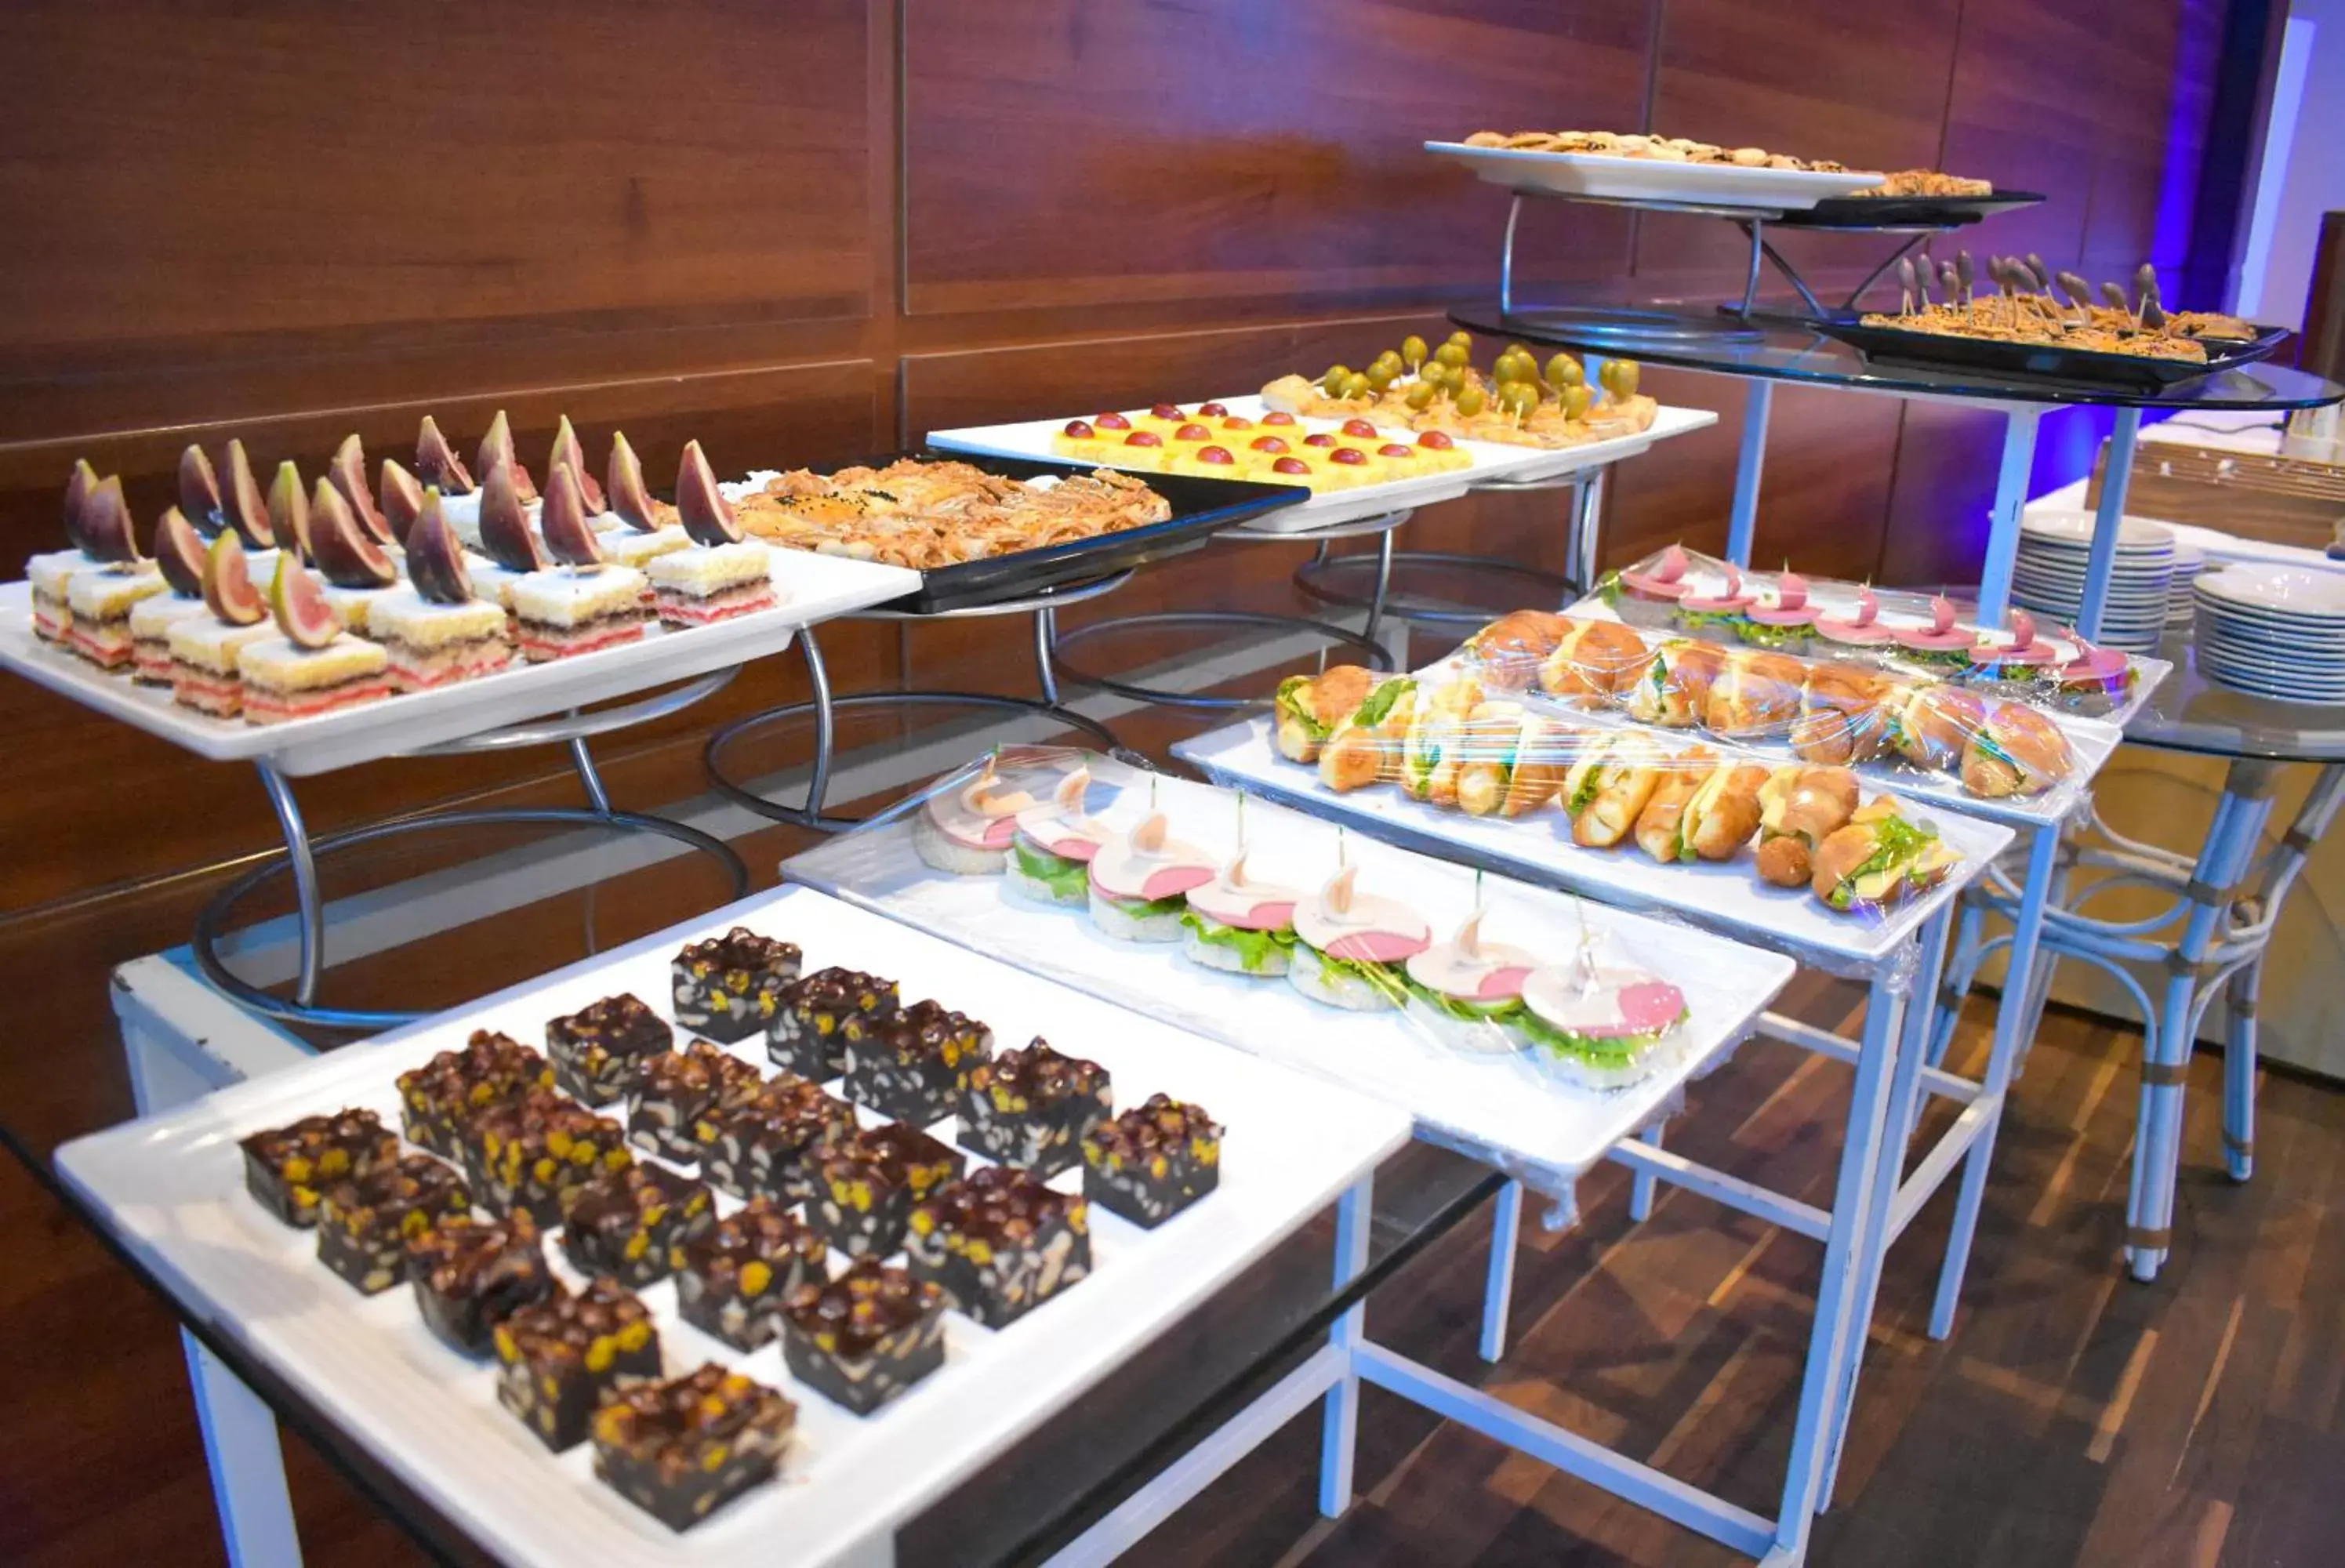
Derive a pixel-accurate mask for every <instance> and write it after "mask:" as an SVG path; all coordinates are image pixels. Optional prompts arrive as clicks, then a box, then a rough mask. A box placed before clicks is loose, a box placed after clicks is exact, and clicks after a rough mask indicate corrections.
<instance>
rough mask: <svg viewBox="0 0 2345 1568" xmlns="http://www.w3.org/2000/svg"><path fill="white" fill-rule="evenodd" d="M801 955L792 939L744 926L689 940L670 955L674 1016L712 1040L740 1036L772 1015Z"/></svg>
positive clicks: (757, 1026)
mask: <svg viewBox="0 0 2345 1568" xmlns="http://www.w3.org/2000/svg"><path fill="white" fill-rule="evenodd" d="M801 960H802V956H801V955H800V954H799V952H798V947H797V943H795V942H779V941H776V940H775V939H774V938H772V937H770V936H758V935H757V934H756V932H755V931H752V930H750V929H749V928H748V927H747V926H735V927H733V929H732V930H730V931H727V932H726V933H725V935H724V936H711V937H709V938H708V939H707V940H706V941H705V942H694V943H691V944H689V945H687V946H685V949H684V951H682V952H681V953H678V954H677V955H676V956H675V966H674V967H675V1021H676V1022H677V1023H679V1024H682V1025H683V1026H684V1027H685V1028H687V1029H690V1030H692V1031H693V1032H694V1033H695V1034H702V1035H706V1036H707V1037H709V1038H710V1039H712V1040H723V1041H725V1042H726V1043H727V1044H730V1043H731V1042H732V1041H735V1040H738V1039H744V1038H746V1037H748V1036H751V1035H754V1034H756V1032H757V1031H758V1030H760V1029H762V1028H764V1027H766V1020H767V1019H769V1018H771V1017H773V1016H774V1011H775V1008H776V1007H777V1006H778V1005H779V1003H780V1000H781V994H782V987H783V986H786V985H787V984H788V983H789V982H790V981H792V980H794V979H796V978H797V973H798V966H799V964H800V962H801Z"/></svg>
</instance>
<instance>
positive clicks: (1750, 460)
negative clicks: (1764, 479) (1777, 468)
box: [1726, 380, 1775, 566]
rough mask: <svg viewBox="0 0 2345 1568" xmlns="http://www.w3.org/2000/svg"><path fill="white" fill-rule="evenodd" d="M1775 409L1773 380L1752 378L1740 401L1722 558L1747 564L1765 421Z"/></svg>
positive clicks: (1763, 457)
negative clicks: (1738, 441)
mask: <svg viewBox="0 0 2345 1568" xmlns="http://www.w3.org/2000/svg"><path fill="white" fill-rule="evenodd" d="M1774 408H1775V383H1774V382H1772V381H1767V380H1753V381H1752V382H1751V389H1750V391H1749V393H1748V395H1747V396H1746V397H1745V399H1744V400H1743V404H1742V445H1741V450H1739V451H1738V452H1737V453H1736V455H1735V459H1734V508H1733V510H1732V511H1730V512H1728V513H1727V518H1726V559H1727V560H1729V561H1732V562H1734V564H1735V565H1737V566H1748V565H1750V564H1751V536H1752V535H1753V534H1754V533H1756V532H1757V531H1758V529H1759V481H1760V477H1761V472H1762V470H1764V469H1765V468H1766V466H1767V420H1768V418H1769V416H1770V415H1771V414H1772V413H1773V411H1774Z"/></svg>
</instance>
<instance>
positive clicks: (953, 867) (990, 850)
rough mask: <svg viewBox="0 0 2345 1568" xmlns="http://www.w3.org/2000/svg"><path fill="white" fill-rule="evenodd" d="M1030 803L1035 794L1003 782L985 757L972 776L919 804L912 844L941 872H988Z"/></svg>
mask: <svg viewBox="0 0 2345 1568" xmlns="http://www.w3.org/2000/svg"><path fill="white" fill-rule="evenodd" d="M1033 804H1034V797H1033V796H1032V795H1030V794H1027V793H1026V792H1025V791H1024V790H1022V789H1011V788H1007V787H1005V786H1004V785H1003V784H1002V782H1001V778H1000V774H997V773H995V772H994V767H993V759H992V758H991V757H988V758H986V759H985V765H984V767H983V768H982V769H980V771H979V773H978V775H977V776H976V777H975V778H973V779H971V780H969V782H968V783H967V784H961V785H959V786H958V787H956V788H949V789H941V790H939V791H937V792H936V793H935V794H931V795H929V798H928V799H927V801H925V802H924V803H922V804H921V806H920V809H919V814H917V815H915V816H914V817H913V818H912V847H913V848H914V849H916V850H918V851H919V855H920V858H921V859H922V860H924V861H926V862H928V864H929V865H933V866H935V867H936V868H937V869H938V870H939V871H949V872H951V873H952V874H953V875H956V876H990V875H993V874H994V873H996V872H998V871H1000V869H1001V868H1002V866H1003V865H1004V863H1005V862H1006V861H1007V860H1008V858H1009V855H1010V840H1011V839H1013V838H1015V837H1017V835H1018V814H1019V813H1020V812H1021V811H1025V810H1027V809H1028V808H1030V807H1031V806H1032V805H1033Z"/></svg>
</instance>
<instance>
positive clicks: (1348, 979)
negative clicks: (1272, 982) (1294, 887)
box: [1286, 865, 1433, 1013]
mask: <svg viewBox="0 0 2345 1568" xmlns="http://www.w3.org/2000/svg"><path fill="white" fill-rule="evenodd" d="M1358 878H1359V867H1357V866H1355V865H1347V866H1345V868H1344V869H1343V870H1341V871H1339V872H1337V873H1336V874H1335V875H1334V876H1333V877H1330V878H1329V879H1328V882H1327V885H1326V886H1325V888H1323V889H1321V890H1320V893H1319V896H1318V897H1316V898H1313V899H1308V900H1306V901H1304V903H1301V904H1298V905H1295V908H1294V956H1293V958H1292V961H1291V962H1290V963H1289V964H1288V966H1287V970H1286V980H1287V984H1289V985H1291V986H1294V988H1295V989H1296V990H1298V991H1300V992H1302V993H1303V994H1304V996H1308V997H1310V998H1311V999H1312V1000H1313V1001H1315V1002H1325V1004H1326V1005H1327V1006H1329V1007H1348V1008H1350V1009H1351V1010H1352V1011H1353V1012H1355V1013H1375V1012H1381V1011H1383V1010H1384V1009H1385V1008H1387V1007H1399V1006H1400V1005H1401V1003H1402V1000H1403V999H1404V998H1405V997H1406V996H1407V995H1408V973H1407V970H1406V967H1405V966H1406V964H1407V963H1408V961H1409V959H1411V958H1412V957H1414V956H1416V955H1417V954H1419V953H1422V952H1424V951H1425V950H1426V947H1428V946H1432V943H1433V933H1432V931H1431V929H1430V928H1429V927H1427V926H1426V924H1425V921H1424V919H1423V918H1422V917H1421V916H1418V914H1417V913H1416V910H1414V909H1411V908H1410V907H1409V906H1408V905H1406V904H1403V903H1401V902H1399V901H1398V900H1396V899H1391V898H1375V897H1371V896H1369V895H1366V894H1364V893H1362V892H1360V891H1359V890H1358V888H1357V886H1356V885H1355V884H1356V883H1357V881H1358Z"/></svg>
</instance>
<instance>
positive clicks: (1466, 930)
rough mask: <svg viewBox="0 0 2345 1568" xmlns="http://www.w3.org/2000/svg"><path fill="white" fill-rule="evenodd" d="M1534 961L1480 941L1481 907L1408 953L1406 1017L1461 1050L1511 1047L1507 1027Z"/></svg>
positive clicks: (1524, 954) (1502, 945)
mask: <svg viewBox="0 0 2345 1568" xmlns="http://www.w3.org/2000/svg"><path fill="white" fill-rule="evenodd" d="M1537 967H1538V959H1537V958H1535V957H1533V956H1531V955H1530V954H1528V953H1527V952H1525V951H1524V950H1523V949H1522V948H1520V947H1510V946H1507V945H1506V944H1505V943H1503V942H1485V941H1484V940H1482V911H1480V910H1478V909H1477V910H1476V911H1475V912H1474V913H1473V914H1472V915H1471V916H1467V920H1466V923H1465V924H1464V925H1462V926H1458V927H1457V936H1453V937H1451V938H1450V939H1449V940H1448V941H1447V942H1437V943H1436V944H1434V945H1433V946H1430V947H1427V948H1426V950H1425V951H1424V952H1422V953H1418V954H1415V955H1413V956H1411V957H1410V958H1409V960H1408V962H1407V963H1406V965H1404V966H1403V974H1404V978H1403V981H1402V983H1403V984H1404V985H1406V986H1407V987H1408V1016H1409V1017H1412V1018H1415V1019H1416V1021H1417V1022H1418V1023H1420V1024H1422V1025H1424V1026H1425V1027H1426V1029H1428V1030H1430V1031H1431V1032H1432V1034H1433V1035H1434V1037H1436V1038H1437V1039H1439V1040H1440V1041H1442V1042H1443V1043H1444V1044H1445V1045H1448V1046H1453V1047H1457V1049H1459V1050H1464V1051H1512V1050H1514V1049H1516V1048H1517V1047H1518V1041H1517V1039H1516V1037H1515V1036H1513V1035H1512V1034H1509V1033H1508V1030H1507V1027H1506V1026H1507V1025H1508V1024H1510V1023H1512V1022H1513V1021H1514V1019H1515V1018H1516V1017H1517V1016H1518V1015H1519V1014H1520V1013H1521V1012H1522V1010H1523V982H1524V981H1525V980H1528V978H1530V974H1531V971H1532V970H1533V969H1535V968H1537Z"/></svg>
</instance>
